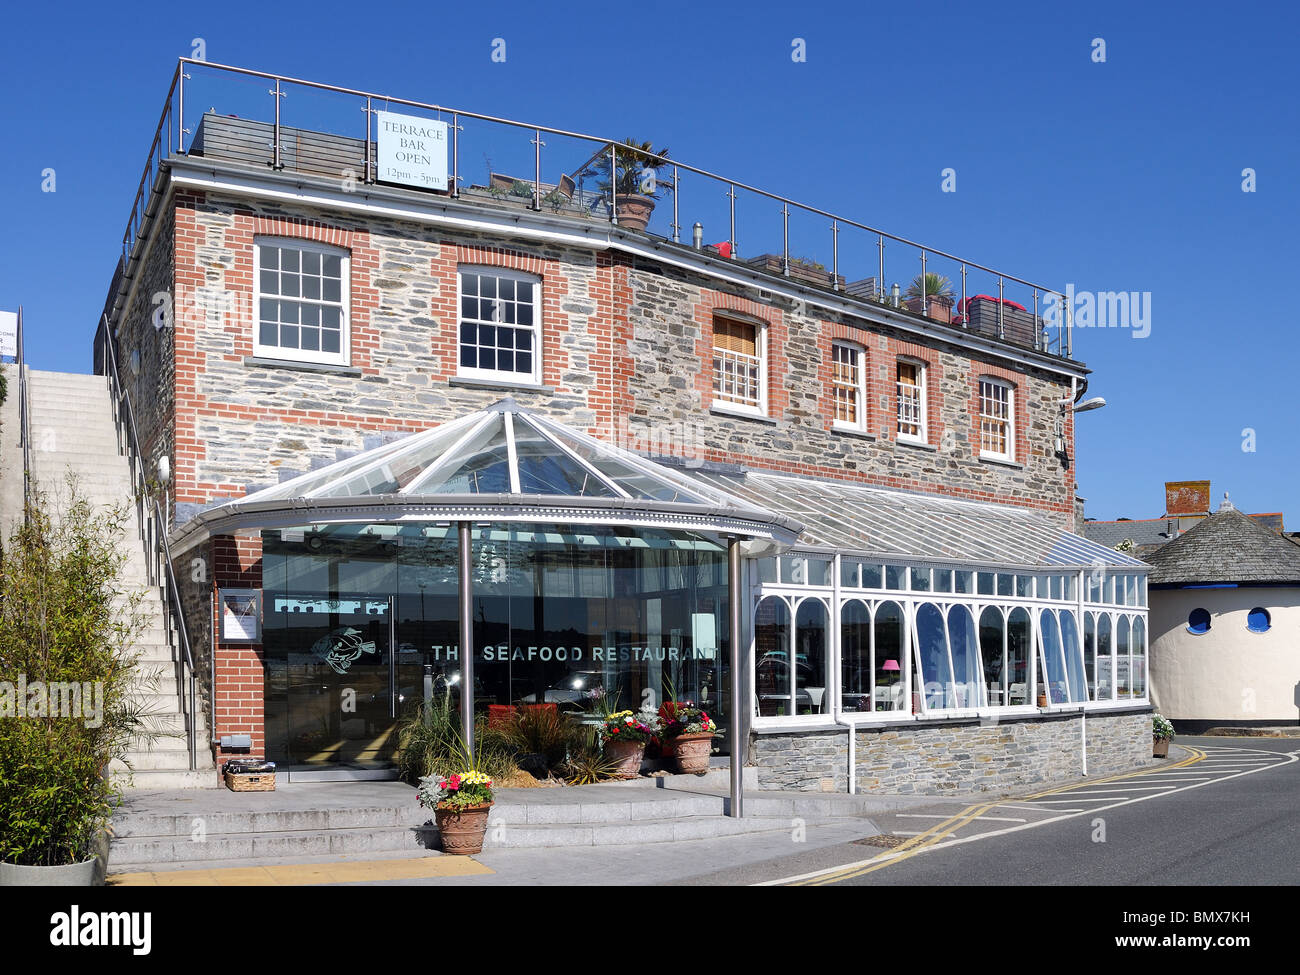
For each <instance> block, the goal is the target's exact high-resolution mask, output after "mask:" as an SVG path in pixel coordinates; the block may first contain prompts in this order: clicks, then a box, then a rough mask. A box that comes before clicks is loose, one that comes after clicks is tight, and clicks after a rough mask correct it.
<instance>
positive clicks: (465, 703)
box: [456, 521, 474, 759]
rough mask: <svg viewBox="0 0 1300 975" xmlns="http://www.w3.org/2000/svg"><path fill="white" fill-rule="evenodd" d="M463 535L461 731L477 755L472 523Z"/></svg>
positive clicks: (471, 752)
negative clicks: (475, 733) (475, 745)
mask: <svg viewBox="0 0 1300 975" xmlns="http://www.w3.org/2000/svg"><path fill="white" fill-rule="evenodd" d="M456 527H457V529H458V531H459V534H460V661H461V662H460V730H461V735H462V736H463V737H464V739H465V753H466V754H467V755H468V756H469V757H470V758H471V759H472V758H473V757H474V593H473V591H472V588H471V587H472V586H473V583H474V578H473V574H472V573H471V571H470V570H471V569H472V568H473V566H472V564H471V558H472V553H471V547H470V535H469V522H468V521H462V522H459V523H458V524H457V526H456Z"/></svg>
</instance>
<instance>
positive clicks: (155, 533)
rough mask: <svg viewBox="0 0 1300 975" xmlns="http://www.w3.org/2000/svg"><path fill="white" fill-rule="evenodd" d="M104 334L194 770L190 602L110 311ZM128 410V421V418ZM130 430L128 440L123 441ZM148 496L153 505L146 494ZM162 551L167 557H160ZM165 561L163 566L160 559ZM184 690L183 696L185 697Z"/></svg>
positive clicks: (116, 410) (106, 359) (115, 411)
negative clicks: (152, 483) (153, 487)
mask: <svg viewBox="0 0 1300 975" xmlns="http://www.w3.org/2000/svg"><path fill="white" fill-rule="evenodd" d="M100 331H101V332H102V333H103V336H104V338H103V343H104V349H105V352H104V357H103V359H104V366H105V374H106V375H107V376H108V381H109V394H110V399H111V400H112V402H113V414H114V416H113V419H114V425H115V426H116V427H117V429H118V431H119V433H118V438H119V439H118V449H119V450H121V451H122V452H123V453H125V454H126V457H127V462H128V463H129V464H130V467H131V482H132V487H133V488H134V489H135V493H136V513H137V515H138V522H137V523H138V524H139V526H140V538H141V541H143V542H146V543H147V551H148V554H149V560H148V567H149V582H150V585H155V586H157V585H161V586H162V588H163V589H165V590H166V591H167V600H166V601H167V612H168V615H169V616H170V617H171V623H172V626H173V627H175V630H176V633H177V634H178V636H179V637H180V645H181V651H182V654H183V659H182V660H180V661H178V662H179V663H181V664H182V665H183V667H184V670H183V673H182V678H186V679H187V680H188V685H189V707H188V708H186V709H185V710H186V714H185V733H186V735H187V737H188V739H189V746H190V771H194V770H195V769H196V768H197V766H198V754H197V751H198V744H197V739H198V728H197V720H196V714H197V710H196V708H197V688H196V678H195V670H194V654H193V651H192V649H191V646H190V635H189V628H188V627H187V626H186V624H185V607H184V606H182V605H181V599H180V586H179V585H178V584H177V582H176V573H175V570H174V568H173V566H172V552H171V546H170V545H169V544H168V542H167V529H166V524H167V523H166V521H165V520H164V518H163V514H162V509H161V507H160V506H159V504H158V499H157V498H155V497H154V496H153V495H152V494H151V493H150V492H149V489H148V481H147V478H146V477H145V473H144V453H143V451H141V449H140V434H139V431H138V430H137V429H136V425H135V411H134V410H133V409H132V407H131V394H130V393H129V392H128V391H127V389H126V387H125V386H123V385H122V381H121V375H120V374H119V372H118V369H117V351H116V350H115V349H114V347H113V333H112V329H111V327H110V325H109V321H108V316H107V315H105V316H104V317H103V318H102V319H101V320H100ZM123 412H125V421H124V420H123ZM123 434H125V435H126V436H125V443H124V442H123V439H124V438H123ZM146 497H147V498H148V505H146V503H145V498H146ZM159 556H161V560H160V559H159ZM159 561H161V563H162V564H161V565H158V562H159ZM183 699H184V695H182V700H183Z"/></svg>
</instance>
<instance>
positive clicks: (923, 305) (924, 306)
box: [921, 251, 930, 315]
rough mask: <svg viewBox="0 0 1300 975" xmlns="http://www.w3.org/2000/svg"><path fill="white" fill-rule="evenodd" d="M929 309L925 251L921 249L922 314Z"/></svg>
mask: <svg viewBox="0 0 1300 975" xmlns="http://www.w3.org/2000/svg"><path fill="white" fill-rule="evenodd" d="M929 310H930V309H929V308H928V307H927V306H926V303H925V251H921V314H922V315H924V314H925V313H926V312H928V311H929Z"/></svg>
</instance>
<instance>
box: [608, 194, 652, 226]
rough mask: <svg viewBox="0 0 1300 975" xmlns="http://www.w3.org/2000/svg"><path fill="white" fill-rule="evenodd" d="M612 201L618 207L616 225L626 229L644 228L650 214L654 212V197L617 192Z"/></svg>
mask: <svg viewBox="0 0 1300 975" xmlns="http://www.w3.org/2000/svg"><path fill="white" fill-rule="evenodd" d="M614 203H615V205H616V206H617V207H618V225H619V226H620V227H626V228H627V229H628V230H645V228H646V224H648V223H649V222H650V214H652V213H654V212H655V201H654V198H653V197H649V196H641V195H640V194H630V193H619V194H617V195H616V196H615V197H614Z"/></svg>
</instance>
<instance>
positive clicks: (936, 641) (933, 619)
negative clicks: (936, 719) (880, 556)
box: [916, 603, 956, 711]
mask: <svg viewBox="0 0 1300 975" xmlns="http://www.w3.org/2000/svg"><path fill="white" fill-rule="evenodd" d="M916 652H917V663H918V665H919V671H918V673H919V675H920V678H921V682H922V685H923V691H924V700H925V706H926V708H927V710H931V711H933V710H936V709H939V708H945V707H956V704H955V703H954V697H953V694H952V664H951V662H950V661H949V659H948V644H947V638H946V636H945V634H944V622H943V613H941V612H940V611H939V609H938V607H937V606H935V605H934V604H933V603H926V604H925V605H923V606H921V607H920V608H919V609H917V611H916Z"/></svg>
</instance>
